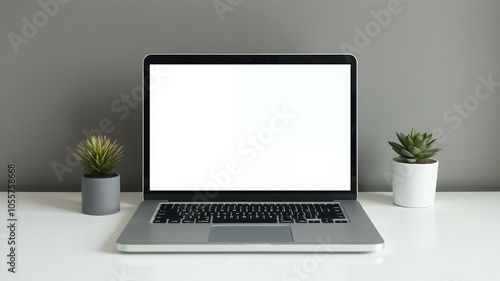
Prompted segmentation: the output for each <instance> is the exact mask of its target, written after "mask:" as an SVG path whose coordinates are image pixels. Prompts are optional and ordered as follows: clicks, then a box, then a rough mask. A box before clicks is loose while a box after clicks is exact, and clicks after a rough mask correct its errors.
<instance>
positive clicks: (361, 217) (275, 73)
mask: <svg viewBox="0 0 500 281" xmlns="http://www.w3.org/2000/svg"><path fill="white" fill-rule="evenodd" d="M143 74H144V80H143V84H144V102H143V122H144V124H143V135H144V137H143V173H142V174H143V199H144V200H143V201H142V202H141V204H140V205H139V207H138V209H137V210H136V212H135V214H134V215H133V217H132V218H131V219H130V221H129V222H128V224H127V225H126V227H125V229H124V230H123V232H122V233H121V235H120V236H119V238H118V239H117V241H116V243H117V249H118V250H119V251H123V252H369V251H378V250H381V249H383V247H384V240H383V239H382V237H381V236H380V234H379V233H378V231H377V230H376V228H375V227H374V225H373V224H372V222H371V221H370V219H369V217H368V216H367V214H366V213H365V211H364V210H363V208H362V207H361V205H360V204H359V202H358V201H357V200H356V199H357V167H358V165H357V81H356V79H357V62H356V59H355V58H354V57H353V56H352V55H349V54H152V55H148V56H146V57H145V59H144V68H143Z"/></svg>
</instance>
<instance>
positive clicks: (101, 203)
mask: <svg viewBox="0 0 500 281" xmlns="http://www.w3.org/2000/svg"><path fill="white" fill-rule="evenodd" d="M123 151H124V150H123V146H121V145H119V144H117V143H116V140H115V141H114V142H111V139H110V138H109V137H108V136H100V135H99V136H97V135H94V136H91V137H90V138H88V139H86V140H84V141H82V142H80V143H79V144H78V146H77V148H76V150H75V154H74V156H75V158H76V159H77V160H79V161H80V162H81V163H82V164H83V168H84V169H85V170H86V173H85V174H84V175H83V176H82V183H81V184H82V211H83V213H84V214H88V215H109V214H114V213H117V212H118V211H119V210H120V174H118V173H116V172H114V169H115V167H116V164H117V163H118V162H119V161H120V160H121V158H122V156H123Z"/></svg>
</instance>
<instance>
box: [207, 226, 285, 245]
mask: <svg viewBox="0 0 500 281" xmlns="http://www.w3.org/2000/svg"><path fill="white" fill-rule="evenodd" d="M208 242H215V243H286V242H293V238H292V230H291V229H290V226H288V225H214V226H211V227H210V235H209V236H208Z"/></svg>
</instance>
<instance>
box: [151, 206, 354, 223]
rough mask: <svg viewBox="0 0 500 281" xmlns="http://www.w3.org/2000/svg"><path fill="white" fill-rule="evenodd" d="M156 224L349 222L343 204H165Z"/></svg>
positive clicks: (155, 217)
mask: <svg viewBox="0 0 500 281" xmlns="http://www.w3.org/2000/svg"><path fill="white" fill-rule="evenodd" d="M152 222H153V223H220V224H224V223H347V222H348V220H347V218H346V216H345V215H344V213H343V211H342V208H341V207H340V204H339V203H335V202H333V203H312V204H304V203H285V204H267V203H262V204H260V203H259V204H257V203H234V204H226V203H161V204H160V205H159V206H158V208H157V211H156V212H155V215H154V217H153V219H152Z"/></svg>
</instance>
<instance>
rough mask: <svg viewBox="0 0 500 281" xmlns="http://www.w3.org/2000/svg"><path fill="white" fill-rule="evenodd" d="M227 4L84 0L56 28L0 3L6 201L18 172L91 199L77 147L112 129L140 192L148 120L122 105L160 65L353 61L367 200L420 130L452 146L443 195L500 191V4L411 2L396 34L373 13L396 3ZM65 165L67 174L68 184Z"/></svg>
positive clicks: (400, 10) (402, 10) (398, 16)
mask: <svg viewBox="0 0 500 281" xmlns="http://www.w3.org/2000/svg"><path fill="white" fill-rule="evenodd" d="M217 1H220V2H215V3H216V4H218V5H219V7H220V8H221V9H225V8H226V10H223V12H219V14H220V13H221V15H219V14H218V13H217V11H216V9H215V7H214V1H212V0H200V1H83V0H73V1H69V3H67V4H58V7H57V9H56V8H55V6H54V5H51V6H50V8H51V9H52V11H54V12H51V14H52V15H49V16H46V15H45V16H44V14H43V13H46V12H42V11H43V8H42V7H41V6H40V4H39V2H38V1H17V0H16V1H4V0H1V1H0V58H1V60H0V93H1V95H0V97H1V102H0V167H2V168H1V169H2V171H0V182H2V184H1V185H0V186H1V189H2V190H5V189H6V185H5V184H4V183H6V174H7V171H6V169H7V168H6V167H7V163H9V162H11V161H14V162H16V163H17V165H18V174H17V177H18V189H19V190H25V191H77V190H79V188H80V183H79V179H80V176H81V173H82V171H81V167H76V168H71V165H72V164H71V163H72V160H73V159H71V158H70V159H66V155H67V151H66V147H74V146H75V144H76V143H77V142H78V141H79V140H81V139H83V138H84V134H83V133H82V131H83V130H87V131H89V130H93V129H98V128H99V123H100V122H101V121H102V120H105V121H104V122H111V123H112V124H111V127H112V128H111V129H110V128H106V129H107V130H109V131H112V132H111V133H110V135H111V136H112V138H118V139H119V141H120V142H121V143H122V144H124V146H125V148H126V156H125V158H124V161H123V162H122V163H121V166H120V167H119V172H120V173H121V174H122V190H124V191H139V190H140V169H141V163H140V152H141V118H140V116H141V112H140V108H133V106H135V104H134V103H131V104H130V105H127V106H126V107H127V108H128V109H129V114H126V115H127V116H122V114H123V112H119V113H117V112H114V111H113V110H112V109H111V105H112V104H113V103H116V104H115V105H119V106H124V105H125V102H124V101H121V99H122V96H123V97H127V96H130V95H131V91H132V90H133V89H134V87H136V86H138V85H140V84H141V62H142V58H143V57H144V56H145V55H146V54H148V53H153V52H342V51H344V50H345V48H347V50H348V51H351V52H353V53H354V54H355V55H356V56H357V57H358V60H359V110H360V114H359V127H360V133H359V159H360V164H359V170H360V172H359V175H360V177H359V179H360V190H364V191H388V190H390V185H389V184H388V182H387V177H386V176H387V173H388V172H389V171H390V159H391V158H392V157H393V156H394V153H393V152H392V150H391V149H390V148H389V145H388V144H387V141H388V140H395V139H396V136H395V134H394V132H395V131H404V132H407V131H408V130H409V129H411V128H412V127H415V128H417V129H419V130H424V131H435V132H436V133H437V135H439V136H440V142H441V144H440V146H441V147H442V148H443V149H444V150H443V151H442V152H441V153H440V154H439V155H438V156H437V158H438V159H439V160H440V162H441V165H440V175H439V184H438V188H439V190H500V162H499V159H500V149H499V148H498V144H499V143H500V142H499V140H500V125H499V121H500V111H499V110H498V109H499V108H500V85H499V84H498V83H497V84H496V85H493V86H490V90H487V88H485V87H483V88H479V90H480V91H479V92H478V93H479V94H478V95H477V96H475V90H476V88H477V87H478V85H482V84H481V82H480V79H483V78H484V79H486V80H488V79H489V76H490V75H491V79H492V80H493V81H495V82H500V32H499V31H498V28H499V27H500V16H499V15H500V1H410V2H408V1H404V2H401V3H400V5H399V6H394V7H392V9H391V11H392V12H391V13H392V15H391V19H390V20H388V21H387V22H383V25H381V24H379V23H376V21H375V16H374V15H373V14H374V13H378V12H379V11H381V10H386V11H387V10H388V9H389V8H388V5H389V4H388V3H389V2H388V1H294V0H286V1H253V0H243V1H238V0H232V1H228V0H217ZM45 2H51V1H49V0H42V3H45ZM61 2H62V0H61ZM51 3H53V2H51ZM220 3H223V4H220ZM227 3H230V4H231V3H232V6H229V4H227ZM224 5H225V6H224ZM386 15H387V14H386ZM34 16H35V18H33V17H34ZM23 18H26V19H27V20H28V21H29V22H31V23H35V24H38V26H39V27H36V26H35V27H36V28H37V30H36V32H35V31H34V30H32V29H30V28H28V26H29V24H26V23H25V22H24V21H23ZM25 25H26V27H24V35H23V26H25ZM356 28H359V29H361V30H365V29H366V28H368V33H369V35H364V36H367V37H365V38H362V37H363V35H360V33H359V31H357V29H356ZM364 32H365V33H366V31H364ZM13 34H15V35H17V36H18V37H16V36H15V35H13ZM21 37H22V38H21ZM362 39H365V40H364V41H363V40H362ZM366 39H368V40H366ZM12 42H14V43H12ZM347 45H350V46H351V47H345V46H347ZM343 48H344V50H343ZM16 49H17V50H16ZM16 51H17V52H16ZM480 77H483V78H480ZM488 92H490V94H488ZM132 102H134V101H133V100H132ZM115 111H116V110H115ZM120 117H123V120H122V119H121V118H120ZM105 118H108V119H105ZM106 120H107V121H106ZM105 127H109V126H105ZM67 160H69V162H68V161H67ZM54 163H58V164H57V165H60V167H62V165H65V166H66V167H67V169H68V170H67V171H66V172H65V173H64V174H62V176H61V178H60V179H59V178H58V177H57V176H56V173H55V172H54V168H53V165H54ZM70 168H71V171H69V169H70Z"/></svg>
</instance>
